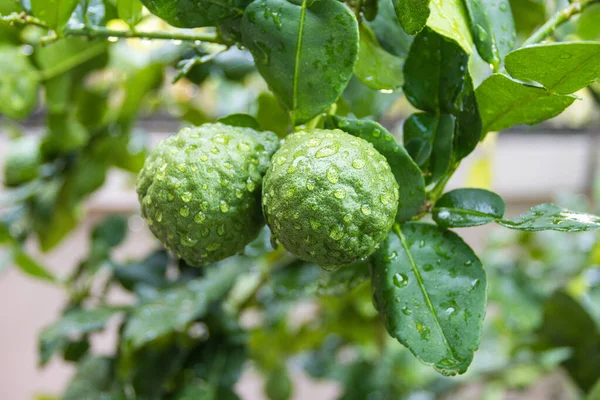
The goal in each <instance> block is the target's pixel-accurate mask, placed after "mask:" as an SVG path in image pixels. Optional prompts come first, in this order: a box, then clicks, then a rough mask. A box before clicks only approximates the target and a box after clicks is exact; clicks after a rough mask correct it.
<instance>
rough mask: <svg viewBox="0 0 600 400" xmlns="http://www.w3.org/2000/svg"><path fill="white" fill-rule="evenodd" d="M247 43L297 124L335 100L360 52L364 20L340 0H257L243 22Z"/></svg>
mask: <svg viewBox="0 0 600 400" xmlns="http://www.w3.org/2000/svg"><path fill="white" fill-rule="evenodd" d="M242 35H243V42H244V44H245V46H246V47H248V49H249V50H250V52H251V53H252V55H253V56H254V60H255V63H256V67H257V68H258V71H259V72H260V74H261V75H262V76H263V78H264V79H265V81H266V82H267V83H268V84H269V86H270V88H271V90H272V91H273V93H274V94H275V95H276V96H277V97H278V98H279V100H280V101H281V102H282V103H283V104H284V105H285V106H286V107H287V108H288V110H289V111H290V112H291V114H292V121H293V123H294V124H295V125H298V124H302V123H305V122H308V121H309V120H311V119H312V118H314V117H316V116H317V115H318V114H319V113H321V112H322V111H324V110H326V109H327V108H328V107H329V106H330V105H331V104H333V103H334V102H335V101H336V100H337V99H338V97H339V96H340V95H341V93H342V92H343V90H344V88H345V87H346V86H347V84H348V82H349V80H350V78H351V77H352V71H353V69H354V64H355V62H356V58H357V55H358V24H357V21H356V18H355V16H354V14H352V12H351V11H350V9H349V8H348V7H346V5H344V4H343V3H340V2H338V1H336V0H321V1H317V2H314V3H312V4H309V1H308V0H303V1H302V2H301V3H300V4H294V3H292V2H288V1H287V0H257V1H255V2H253V3H252V4H250V6H248V8H247V9H246V12H245V13H244V18H243V20H242Z"/></svg>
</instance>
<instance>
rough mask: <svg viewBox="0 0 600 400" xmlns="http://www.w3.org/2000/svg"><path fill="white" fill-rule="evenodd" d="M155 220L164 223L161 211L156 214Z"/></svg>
mask: <svg viewBox="0 0 600 400" xmlns="http://www.w3.org/2000/svg"><path fill="white" fill-rule="evenodd" d="M155 218H156V220H157V221H158V222H161V221H162V219H163V215H162V212H161V211H158V212H157V213H156V215H155Z"/></svg>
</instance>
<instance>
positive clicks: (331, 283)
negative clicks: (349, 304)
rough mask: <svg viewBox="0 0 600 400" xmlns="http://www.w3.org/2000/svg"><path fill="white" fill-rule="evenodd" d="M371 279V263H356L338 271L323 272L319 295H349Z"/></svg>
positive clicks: (320, 279)
mask: <svg viewBox="0 0 600 400" xmlns="http://www.w3.org/2000/svg"><path fill="white" fill-rule="evenodd" d="M368 278H369V263H368V262H355V263H353V264H350V265H345V266H344V267H342V268H340V269H338V270H336V271H326V270H321V276H320V277H319V288H318V293H319V294H320V295H325V296H336V295H342V294H345V293H348V292H349V291H351V290H352V289H354V288H355V287H357V286H358V285H360V284H361V283H363V282H364V281H366V280H367V279H368Z"/></svg>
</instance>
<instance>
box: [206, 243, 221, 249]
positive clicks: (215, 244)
mask: <svg viewBox="0 0 600 400" xmlns="http://www.w3.org/2000/svg"><path fill="white" fill-rule="evenodd" d="M220 248H221V243H211V244H209V245H208V246H206V250H208V251H215V250H219V249H220Z"/></svg>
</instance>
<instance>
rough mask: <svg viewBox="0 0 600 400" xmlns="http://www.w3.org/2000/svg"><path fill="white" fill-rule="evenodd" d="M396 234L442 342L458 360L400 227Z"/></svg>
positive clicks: (395, 230) (395, 228) (396, 226)
mask: <svg viewBox="0 0 600 400" xmlns="http://www.w3.org/2000/svg"><path fill="white" fill-rule="evenodd" d="M394 232H395V233H396V235H397V236H398V238H399V239H400V243H401V244H402V248H403V249H404V251H405V252H406V256H407V257H408V261H409V262H410V265H411V268H412V270H413V273H414V274H415V277H416V278H417V282H418V283H419V288H420V289H421V292H422V293H423V297H424V298H425V303H426V304H427V308H429V311H431V314H432V315H433V320H434V322H435V324H436V325H437V327H438V329H439V330H440V332H441V336H442V340H443V341H444V346H445V347H446V350H448V352H449V353H450V354H451V355H452V357H453V358H454V359H455V360H457V359H458V357H456V354H455V353H454V349H453V348H452V347H451V346H450V343H449V342H448V339H447V338H446V334H445V332H444V329H442V325H441V324H440V320H439V318H438V315H437V312H436V311H435V308H434V306H433V303H432V302H431V299H430V298H429V294H428V293H427V290H426V289H425V284H424V282H423V277H421V272H420V271H419V269H418V267H417V264H416V263H415V260H414V259H413V256H412V253H411V252H410V249H409V248H408V245H407V244H406V240H405V239H404V235H403V234H402V230H401V229H400V226H399V225H395V226H394Z"/></svg>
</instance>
